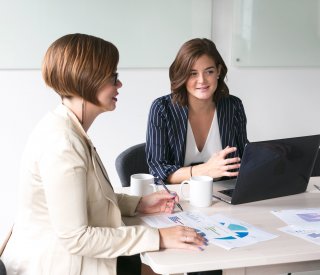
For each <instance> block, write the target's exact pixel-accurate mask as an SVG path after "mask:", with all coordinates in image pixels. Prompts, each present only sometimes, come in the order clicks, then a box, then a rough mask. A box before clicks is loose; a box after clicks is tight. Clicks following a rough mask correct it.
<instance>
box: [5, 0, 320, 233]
mask: <svg viewBox="0 0 320 275" xmlns="http://www.w3.org/2000/svg"><path fill="white" fill-rule="evenodd" d="M231 5H232V2H231V0H228V1H226V0H214V11H213V32H214V33H213V40H214V41H215V42H216V44H217V47H218V48H219V50H220V52H221V54H222V56H223V57H224V59H225V61H226V63H227V65H228V66H229V73H228V79H229V80H228V85H229V88H230V91H231V93H232V94H234V95H236V96H239V97H240V98H241V99H242V100H243V103H244V106H245V109H246V114H247V118H248V137H249V139H250V140H251V141H254V140H264V139H273V138H282V137H291V136H299V135H309V134H319V133H320V121H319V117H320V108H318V104H319V103H318V102H320V93H319V92H318V90H319V88H320V83H319V80H318V79H319V76H320V68H314V69H310V68H268V69H266V68H251V69H238V68H235V67H232V66H231V64H230V52H231V30H232V24H231V23H232V13H231V8H232V6H231ZM274 43H276V42H274ZM120 54H121V53H120ZM119 72H120V79H121V81H122V82H123V87H122V88H121V89H120V90H119V92H120V95H119V96H118V102H117V109H116V110H115V111H114V112H112V113H106V114H103V115H101V116H100V117H99V118H98V119H97V121H96V122H95V124H94V125H93V126H92V128H91V129H90V131H89V135H90V136H91V138H92V140H93V142H94V143H95V145H96V147H97V150H98V152H99V153H100V155H101V158H102V160H103V161H104V163H105V166H106V168H107V170H108V172H109V175H110V177H111V179H112V181H113V184H115V185H116V184H119V180H118V178H117V175H116V172H115V167H114V160H115V157H116V156H117V155H118V154H119V153H120V152H121V151H123V150H124V149H125V148H127V147H128V146H130V145H133V144H136V143H140V142H144V140H145V132H146V123H147V115H148V110H149V106H150V104H151V101H152V100H153V99H154V98H156V97H158V96H160V95H163V94H166V93H168V92H169V80H168V71H167V69H152V70H149V69H130V70H124V69H122V70H121V69H120V70H119ZM0 94H1V97H2V101H1V102H2V104H1V105H2V106H1V108H0V123H1V127H2V131H1V135H0V144H1V145H2V150H1V163H0V164H1V166H0V167H1V175H2V177H1V181H0V187H1V189H0V190H1V191H0V218H1V223H0V236H1V235H2V234H3V232H4V231H5V229H6V228H7V227H8V226H9V225H10V224H11V223H12V222H13V218H14V215H15V211H16V207H15V204H16V191H17V183H18V167H19V161H20V157H21V154H22V150H23V148H24V145H25V142H26V139H27V137H28V134H29V133H30V131H31V130H32V128H33V126H34V125H35V123H36V122H37V121H38V120H39V119H40V117H42V116H43V114H44V113H45V112H46V111H47V110H51V109H53V108H54V106H55V105H56V104H57V103H58V102H59V97H58V96H57V95H56V94H55V93H54V92H52V91H51V90H49V89H48V88H46V87H45V85H44V83H43V81H42V79H41V72H40V71H27V70H26V71H23V70H20V71H19V70H10V71H6V70H2V71H0Z"/></svg>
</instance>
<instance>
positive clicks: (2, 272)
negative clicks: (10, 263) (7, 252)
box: [0, 259, 7, 275]
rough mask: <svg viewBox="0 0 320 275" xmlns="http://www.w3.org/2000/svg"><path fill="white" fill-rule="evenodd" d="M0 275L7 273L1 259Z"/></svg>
mask: <svg viewBox="0 0 320 275" xmlns="http://www.w3.org/2000/svg"><path fill="white" fill-rule="evenodd" d="M0 275H7V271H6V268H5V266H4V264H3V262H2V261H1V259H0Z"/></svg>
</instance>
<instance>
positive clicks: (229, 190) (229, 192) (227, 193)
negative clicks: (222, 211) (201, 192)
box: [219, 189, 234, 197]
mask: <svg viewBox="0 0 320 275" xmlns="http://www.w3.org/2000/svg"><path fill="white" fill-rule="evenodd" d="M233 190H234V189H226V190H220V191H219V192H220V193H222V194H225V195H227V196H229V197H232V193H233Z"/></svg>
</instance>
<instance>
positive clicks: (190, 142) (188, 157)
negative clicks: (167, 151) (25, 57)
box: [184, 111, 222, 166]
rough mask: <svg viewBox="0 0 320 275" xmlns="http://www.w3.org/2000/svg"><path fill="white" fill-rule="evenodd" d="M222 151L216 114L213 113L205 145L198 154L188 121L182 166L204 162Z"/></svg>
mask: <svg viewBox="0 0 320 275" xmlns="http://www.w3.org/2000/svg"><path fill="white" fill-rule="evenodd" d="M220 150H222V145H221V139H220V132H219V125H218V119H217V113H216V111H215V113H214V116H213V119H212V122H211V126H210V130H209V133H208V136H207V140H206V143H205V145H204V147H203V149H202V151H201V152H199V150H198V147H197V144H196V141H195V138H194V135H193V131H192V128H191V124H190V121H189V120H188V129H187V141H186V154H185V158H184V166H189V165H190V164H191V163H198V162H206V161H208V160H209V158H210V157H211V156H212V155H213V154H214V153H216V152H219V151H220Z"/></svg>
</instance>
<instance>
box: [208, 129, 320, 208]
mask: <svg viewBox="0 0 320 275" xmlns="http://www.w3.org/2000/svg"><path fill="white" fill-rule="evenodd" d="M319 146H320V135H312V136H303V137H294V138H285V139H277V140H268V141H259V142H251V143H248V144H247V145H246V146H245V149H244V153H243V156H242V159H241V165H240V169H239V174H238V177H237V178H235V179H231V180H226V181H217V182H215V183H214V191H213V196H214V197H215V198H218V199H221V200H223V201H225V202H228V203H231V204H241V203H247V202H253V201H259V200H265V199H271V198H277V197H282V196H288V195H294V194H298V193H302V192H305V191H306V189H307V186H308V182H309V179H310V176H311V173H312V169H313V166H314V163H315V160H316V157H317V153H318V150H319Z"/></svg>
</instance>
